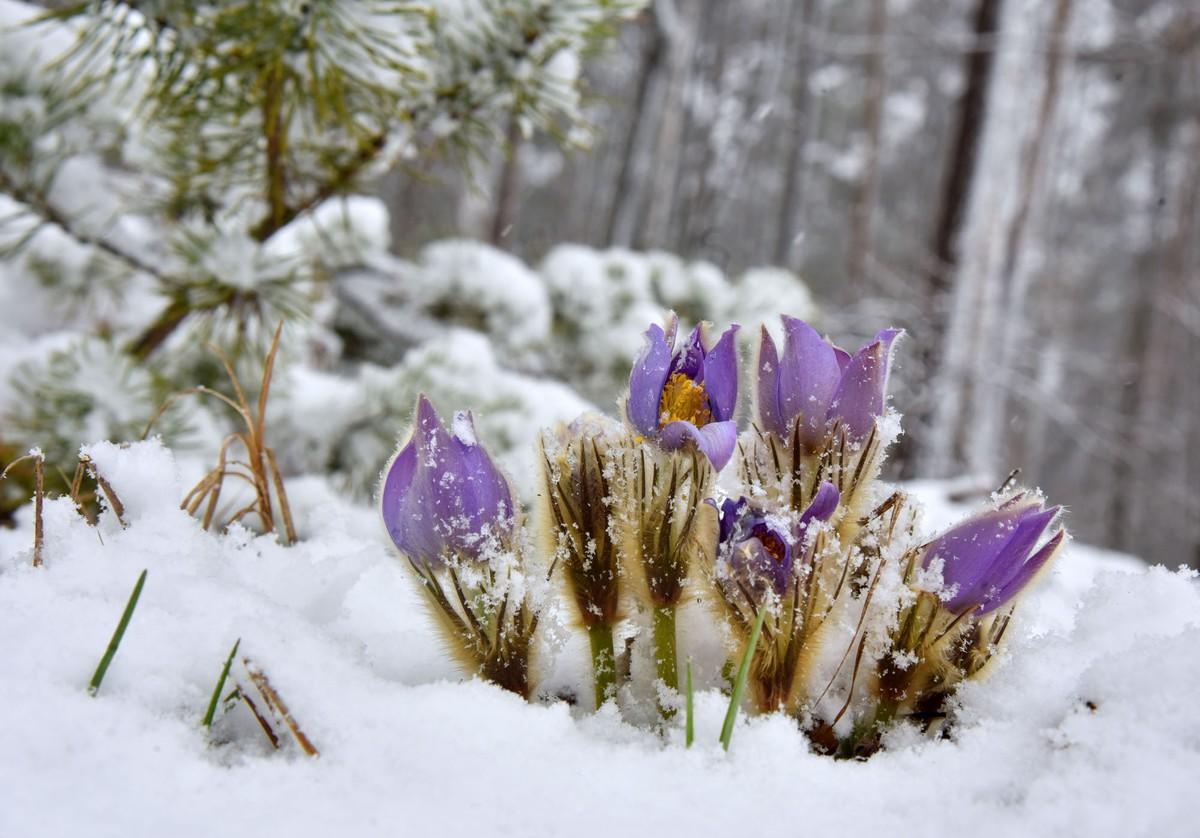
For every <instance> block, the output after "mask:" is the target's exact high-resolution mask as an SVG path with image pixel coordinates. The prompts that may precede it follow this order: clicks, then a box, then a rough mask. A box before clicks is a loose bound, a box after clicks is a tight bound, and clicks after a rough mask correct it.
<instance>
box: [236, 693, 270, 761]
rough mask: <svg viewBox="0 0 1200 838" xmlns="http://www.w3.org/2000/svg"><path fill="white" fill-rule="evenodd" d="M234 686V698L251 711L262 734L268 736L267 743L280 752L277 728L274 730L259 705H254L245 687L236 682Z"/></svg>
mask: <svg viewBox="0 0 1200 838" xmlns="http://www.w3.org/2000/svg"><path fill="white" fill-rule="evenodd" d="M233 684H234V690H233V697H235V698H237V699H238V700H240V701H241V702H242V703H243V704H245V705H246V707H247V709H249V710H250V714H251V715H253V716H254V720H255V721H256V722H258V726H259V727H260V728H262V732H263V733H264V734H265V735H266V737H267V741H268V742H270V743H271V747H272V748H275V749H277V750H278V748H279V736H278V734H276V733H275V728H273V727H272V726H271V723H270V722H269V721H268V720H267V718H266V717H265V716H263V714H262V713H261V712H259V709H258V705H257V704H255V703H254V699H252V698H251V697H250V695H249V694H248V693H247V692H246V689H245V687H243V686H242V685H241V684H239V683H238V682H237V681H236V680H235V681H234V682H233Z"/></svg>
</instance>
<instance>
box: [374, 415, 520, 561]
mask: <svg viewBox="0 0 1200 838" xmlns="http://www.w3.org/2000/svg"><path fill="white" fill-rule="evenodd" d="M379 500H380V510H381V512H382V513H383V522H384V524H385V525H386V526H387V530H388V533H389V534H390V535H391V537H392V541H393V542H394V543H395V545H396V546H397V547H398V548H400V551H401V552H403V553H404V554H405V555H406V556H408V557H409V558H410V559H411V560H412V561H413V562H415V563H417V564H418V565H422V566H424V567H438V566H440V565H441V564H442V563H444V562H445V560H446V558H447V556H450V555H457V556H465V557H468V558H472V559H478V558H480V557H481V554H482V551H483V550H484V548H485V547H486V545H487V543H488V541H489V540H490V539H492V538H499V539H501V540H503V539H505V538H507V537H508V536H509V535H510V534H511V532H512V527H513V508H514V507H513V499H512V492H511V490H510V489H509V485H508V481H507V480H505V479H504V476H503V475H502V474H501V473H500V471H499V470H498V469H497V468H496V466H495V464H494V463H493V462H492V459H491V457H489V456H488V453H487V451H485V450H484V448H483V446H482V445H480V444H479V443H478V442H477V441H476V439H475V428H474V424H473V420H472V418H471V414H470V413H457V414H455V417H454V422H453V433H451V432H448V431H447V430H446V428H445V427H443V425H442V421H441V419H439V418H438V415H437V411H435V410H434V409H433V405H432V404H430V402H429V399H427V398H426V397H425V396H424V395H421V396H419V397H418V398H417V411H416V417H415V419H414V422H413V433H412V436H411V437H410V438H409V440H408V442H407V444H405V445H404V447H403V448H401V449H400V451H399V452H398V453H397V454H396V456H395V457H393V458H392V461H391V462H390V463H388V466H387V468H386V469H385V472H384V478H383V486H382V489H381V491H380V498H379Z"/></svg>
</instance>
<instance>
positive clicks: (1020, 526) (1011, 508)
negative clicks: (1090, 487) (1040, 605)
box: [924, 493, 1065, 615]
mask: <svg viewBox="0 0 1200 838" xmlns="http://www.w3.org/2000/svg"><path fill="white" fill-rule="evenodd" d="M1060 509H1061V507H1058V506H1052V507H1050V508H1049V509H1044V508H1043V507H1042V502H1041V501H1040V500H1038V499H1037V498H1034V497H1030V496H1027V495H1025V494H1024V493H1022V494H1019V495H1017V496H1015V497H1013V498H1012V499H1010V500H1009V501H1007V502H1005V503H1003V504H1001V505H1000V506H998V507H996V508H994V509H988V510H985V511H983V512H979V513H977V514H975V515H972V516H971V517H970V518H968V519H966V520H965V521H963V522H961V523H959V524H957V525H956V526H954V527H952V528H951V529H950V530H949V531H948V532H946V533H944V534H943V535H941V536H940V537H939V538H937V539H935V540H934V541H933V542H932V543H930V544H929V546H928V547H926V549H925V558H924V566H925V567H926V568H929V567H930V565H932V564H933V563H934V562H935V561H937V560H940V561H941V563H942V582H943V585H944V588H945V590H946V591H947V592H949V594H950V596H949V598H947V599H946V600H945V606H946V608H948V609H949V610H951V611H953V612H956V613H957V612H960V611H964V610H968V609H978V613H979V614H981V615H982V614H986V613H988V612H989V611H994V610H995V609H997V608H999V607H1001V606H1002V605H1004V604H1005V603H1007V602H1009V601H1010V600H1012V599H1013V598H1014V597H1015V596H1016V595H1017V594H1019V593H1020V592H1021V590H1022V589H1023V588H1024V587H1025V586H1026V585H1027V584H1029V581H1030V580H1031V579H1032V578H1033V577H1034V575H1035V574H1036V573H1037V572H1038V571H1039V570H1040V569H1041V568H1042V567H1043V566H1044V565H1045V564H1046V562H1048V561H1049V560H1050V559H1051V557H1053V556H1054V554H1055V553H1056V552H1057V551H1058V549H1059V548H1060V547H1061V546H1062V543H1063V541H1064V539H1065V534H1064V531H1063V530H1062V529H1061V528H1060V529H1059V530H1058V532H1056V533H1055V534H1054V535H1053V536H1051V537H1050V538H1049V539H1048V540H1044V541H1043V537H1044V536H1045V535H1046V533H1047V532H1048V531H1049V530H1050V529H1051V528H1052V525H1053V523H1054V520H1055V518H1057V517H1058V513H1059V511H1060Z"/></svg>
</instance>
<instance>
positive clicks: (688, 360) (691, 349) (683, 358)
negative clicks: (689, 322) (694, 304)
mask: <svg viewBox="0 0 1200 838" xmlns="http://www.w3.org/2000/svg"><path fill="white" fill-rule="evenodd" d="M671 343H672V345H674V341H672V342H671ZM703 364H704V324H703V323H698V324H697V325H696V328H694V329H692V333H691V334H690V335H688V338H687V340H685V341H684V342H683V347H682V348H681V349H680V350H679V351H678V352H676V353H675V354H674V356H673V357H672V358H671V370H670V375H674V374H675V373H677V372H681V373H683V374H684V375H686V376H687V377H688V378H690V379H691V380H692V381H703V380H704V375H703V372H704V368H703Z"/></svg>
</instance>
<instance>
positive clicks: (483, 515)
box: [450, 413, 513, 547]
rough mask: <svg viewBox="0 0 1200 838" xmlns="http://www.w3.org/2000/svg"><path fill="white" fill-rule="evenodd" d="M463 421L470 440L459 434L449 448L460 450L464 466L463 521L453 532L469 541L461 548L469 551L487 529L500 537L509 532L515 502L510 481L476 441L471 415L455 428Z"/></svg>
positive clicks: (462, 491) (461, 417)
mask: <svg viewBox="0 0 1200 838" xmlns="http://www.w3.org/2000/svg"><path fill="white" fill-rule="evenodd" d="M463 421H465V422H466V423H467V427H468V428H470V440H469V441H464V440H463V439H461V438H460V437H459V436H458V435H457V434H456V435H455V436H454V437H453V438H452V439H451V441H450V445H451V446H452V447H453V448H456V449H458V450H457V454H458V458H459V461H460V462H461V464H462V473H461V475H460V485H459V487H458V488H459V490H460V491H459V497H458V499H457V501H458V505H459V511H460V512H461V513H462V517H463V518H464V520H463V521H461V522H459V524H460V526H458V527H455V528H454V529H455V534H456V535H458V536H460V537H461V538H463V539H465V540H466V541H465V542H464V543H463V544H461V545H460V546H464V547H466V546H470V544H473V543H476V542H478V538H479V535H480V534H481V533H483V532H484V530H486V529H492V531H493V532H496V533H498V534H505V533H507V532H509V531H510V530H511V527H512V523H513V501H512V491H511V489H510V488H509V486H508V481H507V480H506V479H505V478H504V475H503V474H501V473H500V471H499V469H497V468H496V464H495V463H494V462H492V458H491V457H490V456H488V453H487V451H486V450H485V449H484V447H483V446H482V445H479V444H478V443H477V442H475V441H474V440H475V436H474V423H473V420H472V418H471V415H470V414H469V413H468V414H465V416H460V417H459V418H458V419H457V420H456V423H455V424H456V426H457V425H458V424H459V423H460V422H463ZM466 542H470V544H468V543H466Z"/></svg>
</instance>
